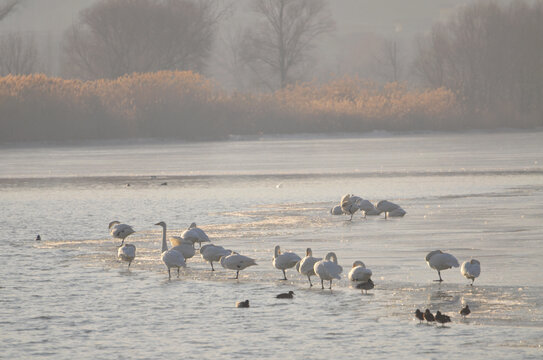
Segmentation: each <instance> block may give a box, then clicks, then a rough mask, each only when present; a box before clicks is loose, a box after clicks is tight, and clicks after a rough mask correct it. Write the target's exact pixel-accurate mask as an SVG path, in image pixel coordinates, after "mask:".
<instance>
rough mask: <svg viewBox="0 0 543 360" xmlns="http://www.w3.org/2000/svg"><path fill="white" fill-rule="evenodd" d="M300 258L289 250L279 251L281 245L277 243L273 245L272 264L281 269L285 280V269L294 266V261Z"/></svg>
mask: <svg viewBox="0 0 543 360" xmlns="http://www.w3.org/2000/svg"><path fill="white" fill-rule="evenodd" d="M300 260H301V259H300V257H299V256H298V255H296V254H295V253H293V252H289V251H287V252H285V253H281V247H280V246H279V245H276V246H275V249H274V255H273V261H272V264H273V267H274V268H276V269H279V270H281V271H283V280H287V274H286V272H285V270H286V269H290V268H292V267H294V266H296V263H297V262H298V261H300Z"/></svg>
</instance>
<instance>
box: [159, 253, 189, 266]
mask: <svg viewBox="0 0 543 360" xmlns="http://www.w3.org/2000/svg"><path fill="white" fill-rule="evenodd" d="M161 258H162V261H163V262H164V264H166V266H168V267H174V266H175V267H177V266H179V267H181V266H182V267H185V266H186V263H185V258H184V257H183V254H181V253H180V252H179V251H177V250H173V249H170V250H166V251H164V252H163V253H162V256H161Z"/></svg>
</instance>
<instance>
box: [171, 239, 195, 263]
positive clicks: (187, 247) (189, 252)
mask: <svg viewBox="0 0 543 360" xmlns="http://www.w3.org/2000/svg"><path fill="white" fill-rule="evenodd" d="M170 243H171V244H172V249H174V250H177V251H179V252H180V253H181V254H183V257H184V258H185V260H188V259H190V258H191V257H193V256H194V254H196V250H194V244H193V243H192V241H190V240H186V239H183V238H182V237H180V236H170Z"/></svg>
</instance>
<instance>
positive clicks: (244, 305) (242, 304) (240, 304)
mask: <svg viewBox="0 0 543 360" xmlns="http://www.w3.org/2000/svg"><path fill="white" fill-rule="evenodd" d="M236 307H238V308H248V307H249V300H245V301H238V302H236Z"/></svg>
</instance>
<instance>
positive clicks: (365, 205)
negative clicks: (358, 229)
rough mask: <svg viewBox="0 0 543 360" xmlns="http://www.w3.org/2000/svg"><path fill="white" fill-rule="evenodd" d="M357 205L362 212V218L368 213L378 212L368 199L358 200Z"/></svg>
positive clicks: (374, 213)
mask: <svg viewBox="0 0 543 360" xmlns="http://www.w3.org/2000/svg"><path fill="white" fill-rule="evenodd" d="M357 205H358V208H359V209H360V211H363V212H364V218H366V217H367V216H368V215H379V214H380V212H379V210H377V208H376V207H375V205H373V203H371V202H370V201H369V200H365V199H361V200H360V201H358V203H357Z"/></svg>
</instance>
